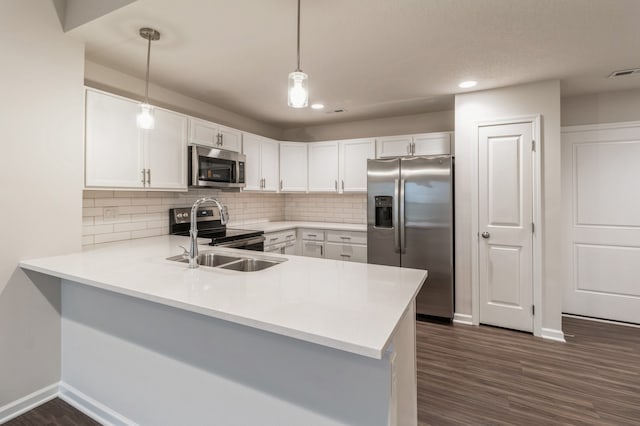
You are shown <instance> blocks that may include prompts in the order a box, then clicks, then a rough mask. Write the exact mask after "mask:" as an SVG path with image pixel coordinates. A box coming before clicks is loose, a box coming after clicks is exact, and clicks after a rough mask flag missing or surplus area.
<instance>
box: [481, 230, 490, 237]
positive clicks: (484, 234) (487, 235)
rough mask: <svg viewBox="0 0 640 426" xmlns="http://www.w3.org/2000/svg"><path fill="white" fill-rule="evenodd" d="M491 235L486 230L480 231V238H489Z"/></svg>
mask: <svg viewBox="0 0 640 426" xmlns="http://www.w3.org/2000/svg"><path fill="white" fill-rule="evenodd" d="M490 236H491V234H489V233H488V232H487V231H484V232H483V233H482V238H489V237H490Z"/></svg>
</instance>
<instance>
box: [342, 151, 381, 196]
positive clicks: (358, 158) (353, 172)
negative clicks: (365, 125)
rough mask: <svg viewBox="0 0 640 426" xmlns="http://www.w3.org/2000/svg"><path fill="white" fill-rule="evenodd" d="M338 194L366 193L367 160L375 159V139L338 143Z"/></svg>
mask: <svg viewBox="0 0 640 426" xmlns="http://www.w3.org/2000/svg"><path fill="white" fill-rule="evenodd" d="M339 150H340V155H339V180H340V192H341V193H345V192H367V159H373V158H375V157H376V142H375V139H354V140H344V141H340V145H339Z"/></svg>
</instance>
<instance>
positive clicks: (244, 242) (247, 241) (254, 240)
mask: <svg viewBox="0 0 640 426" xmlns="http://www.w3.org/2000/svg"><path fill="white" fill-rule="evenodd" d="M264 240H265V237H264V236H262V235H261V236H259V237H250V238H243V239H241V240H234V241H229V242H228V243H222V244H216V245H215V246H214V247H228V248H239V247H245V246H249V245H252V244H260V243H264Z"/></svg>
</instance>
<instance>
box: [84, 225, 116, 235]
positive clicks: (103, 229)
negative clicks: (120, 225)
mask: <svg viewBox="0 0 640 426" xmlns="http://www.w3.org/2000/svg"><path fill="white" fill-rule="evenodd" d="M112 232H113V225H89V226H83V227H82V234H83V235H98V234H110V233H112Z"/></svg>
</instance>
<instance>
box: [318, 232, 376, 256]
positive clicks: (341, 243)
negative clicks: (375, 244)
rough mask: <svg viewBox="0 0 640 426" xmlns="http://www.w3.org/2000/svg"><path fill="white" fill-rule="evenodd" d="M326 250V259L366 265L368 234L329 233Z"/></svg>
mask: <svg viewBox="0 0 640 426" xmlns="http://www.w3.org/2000/svg"><path fill="white" fill-rule="evenodd" d="M325 250H326V251H325V257H326V258H327V259H335V260H344V261H348V262H362V263H366V262H367V233H366V232H355V231H327V242H326V244H325Z"/></svg>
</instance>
